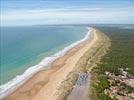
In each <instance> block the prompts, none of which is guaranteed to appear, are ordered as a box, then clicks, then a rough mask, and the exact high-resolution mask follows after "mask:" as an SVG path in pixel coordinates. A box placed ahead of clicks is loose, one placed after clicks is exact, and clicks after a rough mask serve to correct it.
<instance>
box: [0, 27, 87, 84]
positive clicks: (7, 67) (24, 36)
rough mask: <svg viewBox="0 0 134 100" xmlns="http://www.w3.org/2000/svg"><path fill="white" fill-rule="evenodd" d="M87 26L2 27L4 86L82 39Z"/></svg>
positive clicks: (0, 62) (0, 66) (0, 63)
mask: <svg viewBox="0 0 134 100" xmlns="http://www.w3.org/2000/svg"><path fill="white" fill-rule="evenodd" d="M87 31H88V30H87V28H86V27H84V26H27V27H1V32H0V35H1V37H0V38H1V46H0V53H1V56H0V71H1V74H0V79H1V80H0V84H3V83H5V82H7V81H9V80H11V79H12V78H14V77H15V76H16V75H19V74H22V73H23V72H24V71H25V70H26V69H27V68H29V67H30V66H33V65H36V64H38V63H39V62H40V61H41V60H42V59H43V58H44V57H47V56H50V55H52V54H54V53H56V52H58V51H59V50H61V49H63V48H64V47H66V46H68V45H70V44H71V43H74V42H75V41H78V40H80V39H82V38H83V37H84V36H85V35H86V33H87Z"/></svg>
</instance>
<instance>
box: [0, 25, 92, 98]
mask: <svg viewBox="0 0 134 100" xmlns="http://www.w3.org/2000/svg"><path fill="white" fill-rule="evenodd" d="M90 31H91V28H90V27H88V32H87V34H86V35H85V36H84V37H83V38H82V39H80V40H78V41H76V42H74V43H72V44H70V45H69V46H67V47H64V48H63V49H62V50H60V51H58V52H57V53H55V54H53V55H51V56H49V57H45V58H43V59H42V60H41V61H40V62H39V63H38V64H37V65H35V66H31V67H29V68H28V69H27V70H26V71H24V73H23V74H21V75H17V76H16V77H15V78H13V79H11V80H10V81H8V82H7V83H5V84H2V85H1V86H0V99H2V98H4V97H5V96H7V95H9V94H11V93H12V92H14V91H15V90H16V89H17V88H18V87H20V86H21V85H23V84H24V83H25V82H26V81H28V80H29V79H30V78H31V77H33V76H34V75H35V74H36V73H38V72H39V71H41V70H47V69H49V68H51V64H52V63H53V62H55V60H57V59H59V58H60V57H62V56H64V55H65V54H66V53H67V52H69V51H70V50H71V49H72V48H74V47H75V46H77V45H79V44H80V43H82V42H84V41H86V40H87V39H88V37H90Z"/></svg>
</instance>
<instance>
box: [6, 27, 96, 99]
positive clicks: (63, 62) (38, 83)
mask: <svg viewBox="0 0 134 100" xmlns="http://www.w3.org/2000/svg"><path fill="white" fill-rule="evenodd" d="M97 39H98V37H97V34H96V31H95V30H94V29H92V32H91V36H90V37H89V38H88V40H86V41H85V42H83V43H80V44H79V45H77V46H76V47H74V48H72V49H71V50H70V51H68V52H67V54H66V55H64V56H63V57H60V58H59V59H57V60H55V62H53V63H52V65H51V68H50V69H47V70H42V71H40V72H38V73H36V74H35V75H34V76H33V77H31V78H30V79H29V80H28V81H27V82H25V84H23V85H22V86H20V87H19V88H18V89H17V90H16V91H14V92H13V93H12V94H10V95H9V96H7V97H5V98H4V100H56V98H57V97H58V96H57V94H56V91H58V87H60V85H61V82H63V81H64V80H65V79H66V77H67V75H68V74H69V73H70V72H71V71H72V70H73V68H74V67H75V65H76V63H77V62H78V61H79V59H80V58H81V57H82V56H83V54H84V53H85V52H86V51H87V50H89V49H90V48H91V47H92V45H94V44H95V42H96V41H97Z"/></svg>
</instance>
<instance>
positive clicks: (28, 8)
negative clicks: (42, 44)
mask: <svg viewBox="0 0 134 100" xmlns="http://www.w3.org/2000/svg"><path fill="white" fill-rule="evenodd" d="M133 11H134V0H1V25H2V26H15V25H36V24H92V23H94V24H101V23H102V24H134V13H133Z"/></svg>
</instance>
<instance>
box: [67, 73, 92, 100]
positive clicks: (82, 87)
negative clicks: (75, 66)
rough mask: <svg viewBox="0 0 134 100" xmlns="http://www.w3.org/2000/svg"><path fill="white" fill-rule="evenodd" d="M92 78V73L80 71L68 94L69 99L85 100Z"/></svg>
mask: <svg viewBox="0 0 134 100" xmlns="http://www.w3.org/2000/svg"><path fill="white" fill-rule="evenodd" d="M89 80H90V75H89V74H87V73H80V74H79V77H78V80H77V82H76V84H75V86H74V88H73V90H72V92H71V93H70V95H69V96H68V100H85V98H86V92H87V84H88V82H89Z"/></svg>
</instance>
